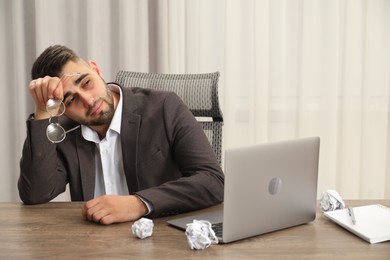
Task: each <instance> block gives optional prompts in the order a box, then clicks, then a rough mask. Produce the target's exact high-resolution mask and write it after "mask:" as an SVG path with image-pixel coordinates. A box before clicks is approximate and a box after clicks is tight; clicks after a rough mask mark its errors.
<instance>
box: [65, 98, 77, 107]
mask: <svg viewBox="0 0 390 260" xmlns="http://www.w3.org/2000/svg"><path fill="white" fill-rule="evenodd" d="M75 101H76V97H75V96H72V97H69V98H68V99H66V102H65V105H67V106H69V105H71V104H72V103H74V102H75Z"/></svg>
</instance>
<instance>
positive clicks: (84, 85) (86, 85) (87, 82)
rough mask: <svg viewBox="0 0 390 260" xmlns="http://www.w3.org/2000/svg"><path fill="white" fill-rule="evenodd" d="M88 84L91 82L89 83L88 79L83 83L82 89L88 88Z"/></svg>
mask: <svg viewBox="0 0 390 260" xmlns="http://www.w3.org/2000/svg"><path fill="white" fill-rule="evenodd" d="M90 82H91V81H90V80H89V79H86V80H85V81H84V83H83V88H85V87H88V85H89V83H90Z"/></svg>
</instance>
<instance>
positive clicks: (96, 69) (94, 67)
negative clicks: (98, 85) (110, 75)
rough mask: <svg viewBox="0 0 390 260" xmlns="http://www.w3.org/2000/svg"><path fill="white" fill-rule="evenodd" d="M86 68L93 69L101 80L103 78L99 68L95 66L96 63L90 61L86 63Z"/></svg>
mask: <svg viewBox="0 0 390 260" xmlns="http://www.w3.org/2000/svg"><path fill="white" fill-rule="evenodd" d="M88 66H89V67H90V68H91V69H93V70H94V71H96V73H97V74H98V75H99V76H100V77H101V78H102V79H104V76H103V73H102V71H101V70H100V68H99V66H98V65H97V63H96V62H95V61H93V60H90V61H88Z"/></svg>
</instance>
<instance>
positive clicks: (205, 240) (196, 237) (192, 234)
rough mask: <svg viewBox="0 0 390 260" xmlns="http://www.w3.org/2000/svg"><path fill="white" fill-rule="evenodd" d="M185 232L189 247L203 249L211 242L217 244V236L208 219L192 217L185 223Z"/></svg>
mask: <svg viewBox="0 0 390 260" xmlns="http://www.w3.org/2000/svg"><path fill="white" fill-rule="evenodd" d="M185 234H186V236H187V240H188V245H189V246H190V248H191V249H205V248H208V247H209V246H210V245H211V244H218V238H217V236H216V235H215V232H214V230H213V229H212V228H211V223H210V222H209V221H205V220H196V219H194V221H193V222H192V223H190V224H187V228H186V232H185Z"/></svg>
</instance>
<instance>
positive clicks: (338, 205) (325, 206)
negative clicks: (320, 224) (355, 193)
mask: <svg viewBox="0 0 390 260" xmlns="http://www.w3.org/2000/svg"><path fill="white" fill-rule="evenodd" d="M320 208H321V210H322V211H323V212H325V211H332V210H336V209H343V208H345V203H344V201H343V199H342V198H341V196H340V194H338V192H337V191H335V190H327V191H325V192H323V193H322V194H321V198H320Z"/></svg>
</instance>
